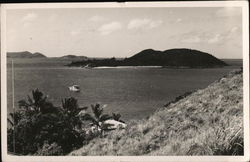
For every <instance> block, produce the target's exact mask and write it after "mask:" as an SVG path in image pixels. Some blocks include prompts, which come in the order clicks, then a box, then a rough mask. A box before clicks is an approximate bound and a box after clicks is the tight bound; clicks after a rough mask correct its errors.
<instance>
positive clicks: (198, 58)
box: [67, 48, 227, 68]
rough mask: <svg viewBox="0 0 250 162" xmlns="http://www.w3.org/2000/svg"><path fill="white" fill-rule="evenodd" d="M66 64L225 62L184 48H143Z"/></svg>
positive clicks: (208, 65)
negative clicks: (130, 53) (127, 54)
mask: <svg viewBox="0 0 250 162" xmlns="http://www.w3.org/2000/svg"><path fill="white" fill-rule="evenodd" d="M67 66H69V67H71V66H76V67H102V66H105V67H117V66H161V67H177V68H211V67H223V66H227V64H226V63H225V62H223V61H222V60H220V59H218V58H216V57H214V56H213V55H211V54H209V53H206V52H202V51H198V50H193V49H186V48H177V49H169V50H165V51H157V50H153V49H146V50H143V51H141V52H139V53H137V54H135V55H133V56H131V57H129V58H124V59H116V58H114V57H113V58H106V59H87V60H86V59H85V60H81V61H72V62H71V63H70V64H68V65H67Z"/></svg>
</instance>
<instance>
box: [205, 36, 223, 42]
mask: <svg viewBox="0 0 250 162" xmlns="http://www.w3.org/2000/svg"><path fill="white" fill-rule="evenodd" d="M224 38H225V37H224V36H223V35H221V34H215V35H214V36H212V37H210V38H209V39H208V40H207V43H210V44H212V43H218V42H220V41H221V40H223V39H224Z"/></svg>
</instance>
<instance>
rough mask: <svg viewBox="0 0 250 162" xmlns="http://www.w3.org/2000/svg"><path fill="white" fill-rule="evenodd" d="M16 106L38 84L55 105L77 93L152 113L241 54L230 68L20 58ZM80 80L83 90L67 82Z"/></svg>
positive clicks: (121, 109) (124, 109)
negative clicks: (103, 65) (109, 65)
mask: <svg viewBox="0 0 250 162" xmlns="http://www.w3.org/2000/svg"><path fill="white" fill-rule="evenodd" d="M14 62H15V64H14V65H15V80H14V81H15V97H14V98H15V106H16V107H17V106H18V104H17V102H18V101H19V100H21V99H26V98H27V95H28V94H30V93H31V91H32V90H33V89H36V88H38V89H39V90H41V91H42V92H44V93H45V94H46V95H48V96H49V100H50V101H51V102H53V103H54V105H60V104H61V100H62V99H63V98H66V97H71V96H72V97H75V98H76V99H77V100H78V103H79V105H81V106H90V105H91V104H95V103H101V104H106V105H107V107H106V108H105V112H107V113H110V112H118V113H120V114H121V115H122V119H124V120H129V119H140V118H144V117H146V116H148V115H150V114H152V113H153V112H154V111H155V110H156V109H157V108H159V107H162V106H163V105H164V104H166V103H167V102H169V101H171V100H173V99H174V98H175V97H177V96H179V95H181V94H183V93H185V92H187V91H193V90H197V89H200V88H205V87H206V86H207V85H209V84H210V83H212V82H214V81H215V80H217V79H219V78H221V77H222V76H224V75H226V74H227V73H228V72H229V71H232V69H237V68H239V66H241V64H242V60H233V61H232V60H231V62H230V63H231V64H233V65H234V66H229V67H225V68H211V69H165V68H138V69H134V68H132V69H129V68H127V69H126V68H122V69H81V68H68V67H65V66H63V65H65V64H67V63H68V62H69V61H65V60H56V59H35V60H32V59H21V60H20V59H19V60H18V59H16V60H14ZM7 69H8V70H7V75H8V76H7V84H8V85H7V91H8V92H7V100H8V101H7V103H8V105H7V106H8V112H10V111H11V110H12V108H11V107H12V89H11V62H10V60H8V68H7ZM73 84H78V85H80V87H81V92H79V93H76V92H70V91H69V90H68V87H69V86H71V85H73Z"/></svg>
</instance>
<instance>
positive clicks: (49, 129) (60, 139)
mask: <svg viewBox="0 0 250 162" xmlns="http://www.w3.org/2000/svg"><path fill="white" fill-rule="evenodd" d="M82 109H83V108H79V107H78V105H77V100H76V99H74V98H69V99H65V100H63V104H62V107H55V106H54V105H53V104H52V103H51V102H49V101H47V97H45V96H44V95H43V93H42V92H40V91H39V90H38V89H36V90H34V91H32V97H30V96H28V98H27V100H21V101H19V110H18V111H16V112H15V113H14V114H10V118H13V119H8V121H9V123H10V126H11V127H10V128H9V129H8V150H9V151H10V152H13V151H14V150H15V152H14V153H15V154H22V155H27V154H34V153H36V152H37V151H38V150H39V149H41V148H43V145H44V141H47V142H48V145H51V144H53V146H54V145H57V146H58V147H60V148H61V149H62V150H63V151H62V152H63V154H66V153H68V152H70V151H72V150H73V149H75V148H79V147H81V146H82V143H83V141H84V140H85V139H84V133H82V132H80V131H79V130H77V129H76V128H77V125H78V124H79V123H80V121H81V120H80V117H79V116H78V112H79V111H80V110H82ZM13 121H14V122H15V123H14V122H13ZM13 138H14V139H15V144H13ZM13 145H14V146H13ZM14 147H15V149H14Z"/></svg>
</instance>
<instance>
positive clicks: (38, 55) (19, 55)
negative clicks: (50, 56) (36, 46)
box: [7, 51, 47, 58]
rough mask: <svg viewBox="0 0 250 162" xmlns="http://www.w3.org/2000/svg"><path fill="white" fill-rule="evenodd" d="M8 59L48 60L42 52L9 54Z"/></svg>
mask: <svg viewBox="0 0 250 162" xmlns="http://www.w3.org/2000/svg"><path fill="white" fill-rule="evenodd" d="M7 58H47V57H46V56H45V55H44V54H42V53H40V52H35V53H31V52H29V51H23V52H7Z"/></svg>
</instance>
